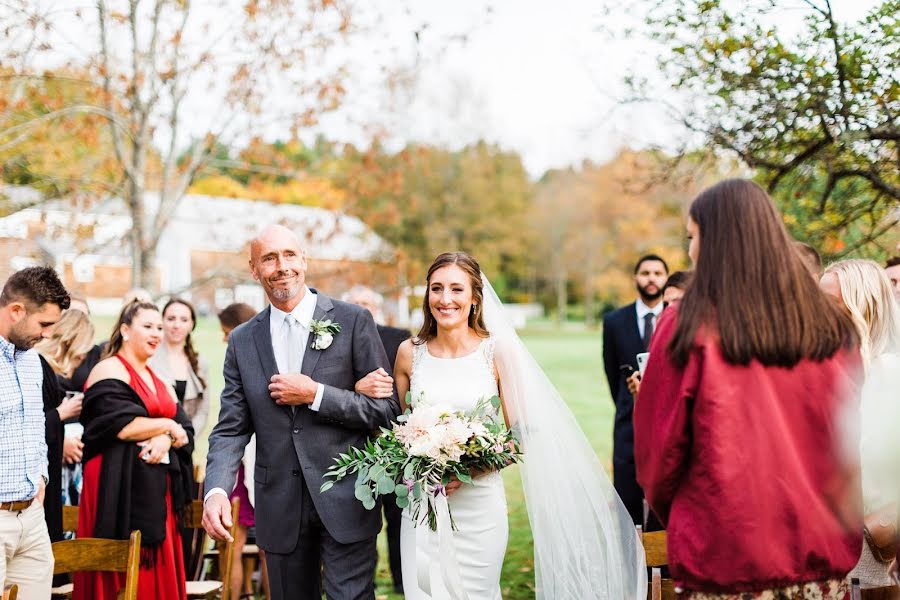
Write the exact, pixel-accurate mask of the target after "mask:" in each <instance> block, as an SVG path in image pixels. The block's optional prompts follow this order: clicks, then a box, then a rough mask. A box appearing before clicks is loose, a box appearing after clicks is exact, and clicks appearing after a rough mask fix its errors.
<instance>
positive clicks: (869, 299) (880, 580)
mask: <svg viewBox="0 0 900 600" xmlns="http://www.w3.org/2000/svg"><path fill="white" fill-rule="evenodd" d="M820 285H821V287H822V289H823V290H824V291H825V292H827V293H829V294H831V295H833V296H834V297H835V298H837V299H838V300H839V301H840V302H841V303H842V304H843V305H844V306H845V307H846V309H847V311H848V312H849V313H850V315H851V317H852V318H853V322H854V323H855V324H856V328H857V330H858V331H859V338H860V352H861V354H862V358H863V366H864V368H865V370H866V374H865V383H864V384H863V388H862V396H861V400H860V421H859V427H860V453H861V456H860V466H861V470H862V491H863V510H864V512H865V515H867V519H866V521H867V523H868V522H870V520H871V519H870V517H869V516H870V515H873V514H875V513H882V512H887V513H888V514H891V515H893V516H894V519H895V520H896V515H897V501H898V500H900V436H898V435H897V424H898V423H900V307H898V305H897V301H896V300H895V298H894V294H893V290H892V289H891V283H890V281H889V280H888V278H887V275H886V274H885V273H884V271H883V270H882V269H881V267H880V266H879V265H878V264H877V263H875V262H873V261H871V260H858V259H853V260H842V261H840V262H837V263H834V264H833V265H831V266H829V267H828V268H827V269H826V270H825V274H824V275H823V276H822V281H821V284H820ZM850 576H851V577H858V578H859V580H860V585H861V587H863V588H864V589H865V588H873V587H881V586H888V585H891V580H890V577H889V574H888V564H887V563H885V562H881V561H879V560H878V559H877V558H876V557H875V554H874V553H873V552H872V549H871V548H870V547H869V544H868V542H867V543H865V544H864V545H863V551H862V556H861V557H860V561H859V564H857V566H856V568H855V569H854V570H853V571H852V572H851V574H850Z"/></svg>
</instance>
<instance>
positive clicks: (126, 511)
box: [81, 379, 194, 562]
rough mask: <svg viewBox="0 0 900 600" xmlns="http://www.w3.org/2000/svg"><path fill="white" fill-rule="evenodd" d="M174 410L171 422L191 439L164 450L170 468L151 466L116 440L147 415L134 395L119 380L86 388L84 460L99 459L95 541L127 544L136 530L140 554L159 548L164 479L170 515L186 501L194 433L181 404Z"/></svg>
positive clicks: (163, 518)
mask: <svg viewBox="0 0 900 600" xmlns="http://www.w3.org/2000/svg"><path fill="white" fill-rule="evenodd" d="M176 407H177V408H176V414H175V419H174V420H175V421H176V422H177V423H179V424H180V425H181V426H182V427H184V429H185V431H187V432H188V439H189V440H190V441H189V443H188V444H187V445H186V446H184V447H182V448H179V449H177V450H176V449H174V448H173V449H172V450H170V451H169V459H170V464H168V465H164V464H158V465H150V464H147V463H146V462H145V461H144V460H142V459H141V458H140V456H139V454H140V448H139V447H138V445H137V444H136V443H135V442H125V441H122V440H120V439H118V437H117V436H118V434H119V432H120V431H121V430H122V429H123V428H124V427H125V426H126V425H128V424H129V423H130V422H131V421H132V420H133V419H134V418H135V417H149V413H148V412H147V409H146V407H145V406H144V403H143V401H141V398H140V396H138V394H137V392H136V391H134V389H133V388H132V387H131V386H130V385H128V384H127V383H125V382H124V381H120V380H118V379H103V380H101V381H98V382H97V383H95V384H94V385H92V386H91V387H90V388H88V390H87V392H86V393H85V398H84V406H83V408H82V411H81V423H82V424H83V425H84V436H83V437H82V441H83V442H84V457H83V462H84V463H85V464H86V463H87V462H88V461H89V460H90V459H91V458H93V457H95V456H97V455H98V454H102V455H103V466H102V468H101V470H100V484H99V490H98V495H97V516H96V522H95V525H94V531H93V534H92V535H93V536H94V537H102V538H112V539H120V540H127V539H128V538H129V536H130V534H131V531H133V530H135V529H139V530H140V532H141V547H142V550H143V548H151V549H154V548H155V547H157V546H158V545H159V544H161V543H162V541H163V540H164V539H165V537H166V487H167V486H166V475H169V476H170V478H171V482H172V486H171V494H172V506H173V507H174V509H175V512H176V513H180V512H181V509H182V508H183V507H184V506H185V504H186V503H188V502H190V501H191V496H190V489H191V486H192V485H193V484H192V480H193V466H192V463H191V452H192V451H193V448H194V429H193V427H192V426H191V420H190V419H189V418H188V417H187V415H186V414H185V412H184V409H182V408H181V405H180V404H176ZM141 555H142V559H144V558H145V557H147V558H149V556H150V554H149V553H144V552H143V551H142V552H141ZM145 562H146V561H145Z"/></svg>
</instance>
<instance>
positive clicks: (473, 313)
mask: <svg viewBox="0 0 900 600" xmlns="http://www.w3.org/2000/svg"><path fill="white" fill-rule="evenodd" d="M450 265H456V266H457V267H459V268H460V269H462V270H463V271H464V272H465V274H466V275H468V276H469V283H470V284H471V285H472V304H474V307H470V308H469V327H471V328H472V329H473V330H474V331H475V333H476V334H478V336H479V337H483V338H484V337H488V336H489V335H490V333H489V332H488V330H487V327H485V325H484V306H483V305H484V302H483V299H484V284H483V283H482V282H481V267H479V266H478V261H476V260H475V259H474V258H473V257H472V256H471V255H469V254H466V253H465V252H444V253H443V254H441V255H439V256H438V257H437V258H435V259H434V262H433V263H431V266H430V267H429V268H428V276H427V277H426V278H425V298H424V299H423V300H422V314H423V315H424V316H425V320H424V322H423V323H422V329H420V330H419V333H418V334H416V337H415V339H413V344H416V345H419V344H424V343H425V342H427V341H429V340H432V339H434V337H435V336H436V335H437V321H436V320H435V318H434V315H432V314H431V306H429V304H428V295H429V293H430V291H431V289H430V288H431V276H432V275H434V272H435V271H437V270H438V269H442V268H443V267H447V266H450Z"/></svg>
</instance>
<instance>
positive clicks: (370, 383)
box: [353, 367, 394, 398]
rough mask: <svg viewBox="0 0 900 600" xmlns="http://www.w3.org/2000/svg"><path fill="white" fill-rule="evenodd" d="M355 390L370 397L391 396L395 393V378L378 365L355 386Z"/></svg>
mask: <svg viewBox="0 0 900 600" xmlns="http://www.w3.org/2000/svg"><path fill="white" fill-rule="evenodd" d="M353 389H354V391H356V393H358V394H362V395H363V396H368V397H369V398H390V397H391V396H392V395H393V393H394V378H393V377H391V376H390V375H388V374H387V371H385V370H384V369H382V368H381V367H378V368H377V369H375V370H374V371H372V372H371V373H369V374H368V375H366V376H365V377H363V378H362V379H360V380H359V381H357V382H356V385H355V386H353Z"/></svg>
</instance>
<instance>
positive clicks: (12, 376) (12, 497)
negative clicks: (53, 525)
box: [0, 267, 69, 598]
mask: <svg viewBox="0 0 900 600" xmlns="http://www.w3.org/2000/svg"><path fill="white" fill-rule="evenodd" d="M68 306H69V295H68V293H67V292H66V289H65V288H64V287H63V285H62V283H61V282H60V281H59V277H57V275H56V273H55V272H54V271H53V269H50V268H48V267H30V268H27V269H22V270H21V271H18V272H16V273H14V274H13V275H12V276H11V277H10V278H9V279H7V280H6V283H5V284H4V285H3V290H2V292H0V383H2V385H0V408H2V411H0V412H2V415H0V416H2V418H0V547H2V549H3V552H0V588H3V587H5V586H6V585H7V584H10V583H15V584H18V586H19V593H20V595H21V596H22V597H23V598H49V597H50V588H51V582H52V579H53V552H52V551H51V549H50V537H49V536H48V535H47V523H46V521H45V519H44V507H43V501H44V497H45V495H46V486H47V483H48V481H49V472H48V470H47V440H46V431H45V429H44V411H43V404H44V403H43V399H42V397H41V391H42V387H43V383H42V381H43V372H42V368H41V360H40V356H39V355H38V353H37V352H34V351H32V349H33V347H34V345H35V344H36V343H37V342H39V341H40V340H41V339H43V338H46V337H47V336H49V335H50V328H51V327H52V326H53V324H54V323H56V322H57V321H58V320H59V318H60V311H61V310H65V309H66V308H67V307H68Z"/></svg>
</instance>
